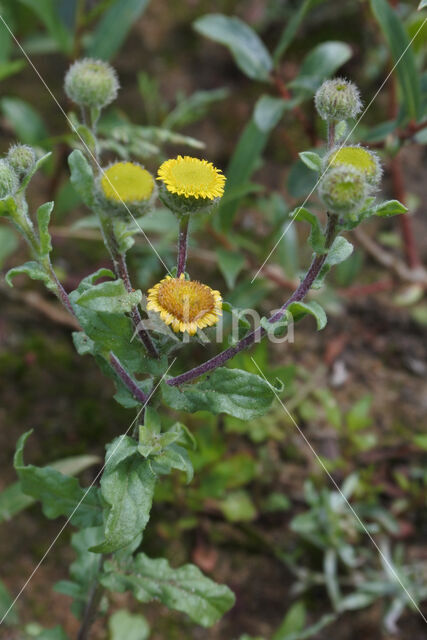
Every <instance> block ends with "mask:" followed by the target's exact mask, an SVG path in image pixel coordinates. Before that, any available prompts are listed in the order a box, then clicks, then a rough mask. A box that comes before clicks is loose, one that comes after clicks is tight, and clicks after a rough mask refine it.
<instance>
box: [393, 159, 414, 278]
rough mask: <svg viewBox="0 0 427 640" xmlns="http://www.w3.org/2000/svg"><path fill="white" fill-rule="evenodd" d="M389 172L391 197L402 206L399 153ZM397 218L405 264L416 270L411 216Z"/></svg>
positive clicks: (402, 182)
mask: <svg viewBox="0 0 427 640" xmlns="http://www.w3.org/2000/svg"><path fill="white" fill-rule="evenodd" d="M390 172H391V179H392V183H393V195H394V197H395V198H396V200H399V202H401V203H402V204H406V202H405V201H406V193H405V184H404V179H403V171H402V164H401V161H400V157H399V153H397V154H396V155H395V156H394V157H393V158H392V159H391V161H390ZM398 218H399V222H400V229H401V232H402V239H403V247H404V250H405V257H406V262H407V264H408V266H409V267H410V268H411V269H416V268H417V267H419V266H420V264H421V261H420V257H419V255H418V250H417V245H416V243H415V234H414V230H413V228H412V219H411V216H410V214H409V213H402V214H400V216H398Z"/></svg>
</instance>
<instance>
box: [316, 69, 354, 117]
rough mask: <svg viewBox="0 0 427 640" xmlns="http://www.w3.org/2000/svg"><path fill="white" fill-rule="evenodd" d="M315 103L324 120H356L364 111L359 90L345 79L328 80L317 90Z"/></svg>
mask: <svg viewBox="0 0 427 640" xmlns="http://www.w3.org/2000/svg"><path fill="white" fill-rule="evenodd" d="M314 103H315V105H316V109H317V112H318V114H319V115H320V117H321V118H323V120H347V119H348V118H355V117H356V116H357V114H358V113H359V112H360V111H361V109H362V102H361V100H360V94H359V89H358V88H357V87H356V85H355V84H353V83H352V82H348V80H345V79H344V78H335V79H334V80H326V81H325V82H324V83H323V84H322V85H321V86H320V87H319V89H318V90H317V92H316V95H315V97H314Z"/></svg>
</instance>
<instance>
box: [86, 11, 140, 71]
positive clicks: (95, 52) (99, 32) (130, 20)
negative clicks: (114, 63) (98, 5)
mask: <svg viewBox="0 0 427 640" xmlns="http://www.w3.org/2000/svg"><path fill="white" fill-rule="evenodd" d="M148 3H149V0H115V2H113V4H112V5H111V7H110V8H109V9H108V10H107V11H106V12H105V13H104V15H103V16H102V18H101V20H100V21H99V23H98V25H97V27H96V29H95V32H94V34H93V38H92V40H91V43H90V45H89V48H88V50H87V55H88V56H90V57H91V58H102V59H103V60H110V59H111V58H112V57H113V56H115V55H116V53H117V52H118V51H119V49H120V47H121V46H122V44H123V42H124V41H125V39H126V36H127V35H128V33H129V31H130V29H131V28H132V26H133V25H134V24H135V22H136V21H137V20H138V19H139V18H140V17H141V15H142V14H143V12H144V11H145V9H146V8H147V6H148Z"/></svg>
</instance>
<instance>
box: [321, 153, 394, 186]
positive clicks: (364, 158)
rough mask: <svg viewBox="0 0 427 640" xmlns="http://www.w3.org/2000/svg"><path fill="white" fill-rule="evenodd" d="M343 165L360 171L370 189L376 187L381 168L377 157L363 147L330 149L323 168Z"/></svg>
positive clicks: (379, 178)
mask: <svg viewBox="0 0 427 640" xmlns="http://www.w3.org/2000/svg"><path fill="white" fill-rule="evenodd" d="M343 165H347V166H350V167H353V168H354V169H357V170H358V171H361V172H362V173H363V175H364V176H365V178H366V180H367V182H368V183H369V184H370V185H371V186H372V187H376V186H377V185H378V184H379V182H380V180H381V175H382V167H381V162H380V159H379V157H378V155H377V154H376V153H374V152H373V151H368V149H365V148H364V147H361V146H357V145H355V146H349V147H339V148H336V149H332V151H331V152H330V153H329V154H328V155H327V156H326V158H325V160H324V167H325V168H327V167H338V166H343Z"/></svg>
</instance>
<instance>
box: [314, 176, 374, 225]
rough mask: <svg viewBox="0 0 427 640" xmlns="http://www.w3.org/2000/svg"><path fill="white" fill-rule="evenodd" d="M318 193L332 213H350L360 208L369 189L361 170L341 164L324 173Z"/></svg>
mask: <svg viewBox="0 0 427 640" xmlns="http://www.w3.org/2000/svg"><path fill="white" fill-rule="evenodd" d="M319 195H320V197H321V199H322V200H323V202H324V203H325V205H326V206H327V207H328V209H329V210H330V211H332V212H333V213H343V214H351V213H356V212H358V211H359V210H360V209H361V208H362V206H363V204H364V202H365V200H366V198H367V196H368V195H369V189H368V185H367V182H366V180H365V176H364V175H363V173H362V172H361V171H357V169H354V168H353V167H350V166H348V165H342V166H337V167H335V168H333V169H330V170H329V171H328V172H327V173H326V174H325V176H324V177H323V179H322V181H321V182H320V185H319Z"/></svg>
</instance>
